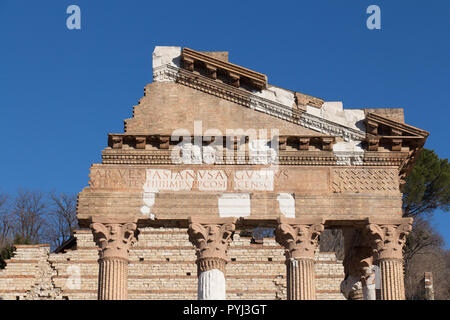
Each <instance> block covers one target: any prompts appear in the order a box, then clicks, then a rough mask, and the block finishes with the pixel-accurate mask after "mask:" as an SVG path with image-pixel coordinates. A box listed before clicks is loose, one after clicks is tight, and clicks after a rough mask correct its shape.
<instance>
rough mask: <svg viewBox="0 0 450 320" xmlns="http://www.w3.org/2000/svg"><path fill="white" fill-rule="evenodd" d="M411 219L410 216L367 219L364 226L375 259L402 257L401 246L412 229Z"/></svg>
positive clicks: (400, 258) (397, 258) (399, 258)
mask: <svg viewBox="0 0 450 320" xmlns="http://www.w3.org/2000/svg"><path fill="white" fill-rule="evenodd" d="M412 221H413V219H412V218H403V219H396V220H386V221H383V220H380V221H377V220H372V219H368V224H367V226H366V228H367V230H368V231H369V235H370V238H371V240H372V249H373V252H374V257H375V260H380V259H396V260H402V259H403V254H402V248H403V245H404V244H405V242H406V236H407V235H408V234H409V233H410V232H411V230H412Z"/></svg>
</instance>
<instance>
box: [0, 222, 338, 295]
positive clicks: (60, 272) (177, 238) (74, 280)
mask: <svg viewBox="0 0 450 320" xmlns="http://www.w3.org/2000/svg"><path fill="white" fill-rule="evenodd" d="M75 237H76V238H77V248H76V250H67V251H66V252H65V253H50V252H49V247H48V246H18V247H17V250H16V252H15V255H14V257H13V258H12V259H11V260H10V261H9V262H8V264H7V266H6V268H5V269H4V270H1V271H0V298H2V299H96V298H97V277H98V263H97V259H98V251H97V247H96V245H95V243H94V242H93V237H92V233H91V232H90V231H89V230H79V231H77V232H76V233H75ZM228 257H229V259H230V260H231V261H230V262H229V263H228V265H227V267H226V277H227V298H228V299H250V300H251V299H271V300H273V299H286V278H285V273H286V270H285V268H286V267H285V264H284V261H285V257H284V255H283V249H282V248H281V247H280V246H279V245H278V244H277V243H276V242H275V240H274V239H272V238H265V239H264V241H263V243H261V244H251V243H250V238H247V237H245V238H244V237H242V238H241V237H240V236H239V235H238V234H235V235H234V240H233V242H232V244H231V246H230V249H229V250H228ZM195 258H196V257H195V251H194V248H193V246H192V244H191V243H190V242H189V240H188V235H187V232H186V229H152V228H145V229H141V233H140V235H139V241H138V242H137V243H136V244H135V245H134V246H133V247H132V248H131V250H130V265H129V277H128V279H129V280H128V288H129V291H128V292H129V298H130V299H196V297H197V268H196V265H195ZM316 259H317V263H316V290H317V298H318V299H333V300H335V299H344V297H343V296H342V294H341V293H340V292H339V285H340V282H341V281H342V279H343V278H344V271H343V266H342V262H341V261H336V256H335V254H334V253H325V252H321V253H318V254H317V255H316ZM77 275H80V277H79V278H78V276H77ZM78 279H79V280H78ZM50 292H51V293H50Z"/></svg>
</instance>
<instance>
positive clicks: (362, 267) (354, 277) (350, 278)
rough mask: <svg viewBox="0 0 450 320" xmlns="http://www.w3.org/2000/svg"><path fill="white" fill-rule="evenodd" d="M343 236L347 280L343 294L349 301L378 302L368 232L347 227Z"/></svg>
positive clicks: (343, 286) (342, 284) (343, 284)
mask: <svg viewBox="0 0 450 320" xmlns="http://www.w3.org/2000/svg"><path fill="white" fill-rule="evenodd" d="M343 234H344V251H345V258H344V261H343V265H344V271H345V279H344V281H342V283H341V292H342V293H343V295H344V296H345V298H347V299H348V300H376V294H375V270H374V266H373V250H372V247H371V245H370V241H369V240H368V234H367V231H366V230H364V229H360V228H357V227H352V228H350V227H346V228H344V229H343Z"/></svg>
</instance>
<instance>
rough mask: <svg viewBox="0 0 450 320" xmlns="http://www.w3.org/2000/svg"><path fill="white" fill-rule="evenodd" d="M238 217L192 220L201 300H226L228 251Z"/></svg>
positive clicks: (198, 295)
mask: <svg viewBox="0 0 450 320" xmlns="http://www.w3.org/2000/svg"><path fill="white" fill-rule="evenodd" d="M235 222H236V219H235V218H219V219H208V218H206V219H205V218H200V217H190V218H189V229H188V234H189V240H190V241H191V242H192V244H193V245H194V246H195V249H196V255H197V260H196V263H197V276H198V291H197V297H198V300H226V280H225V267H226V264H227V250H228V246H229V244H230V242H231V241H232V234H233V232H234V230H235Z"/></svg>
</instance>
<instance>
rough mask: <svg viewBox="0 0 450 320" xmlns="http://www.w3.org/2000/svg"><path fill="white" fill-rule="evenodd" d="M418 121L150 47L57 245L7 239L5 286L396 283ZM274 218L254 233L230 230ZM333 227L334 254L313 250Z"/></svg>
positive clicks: (0, 287) (122, 288)
mask: <svg viewBox="0 0 450 320" xmlns="http://www.w3.org/2000/svg"><path fill="white" fill-rule="evenodd" d="M427 137H428V132H426V131H424V130H421V129H417V128H415V127H412V126H410V125H407V124H405V123H404V114H403V109H398V108H392V109H389V108H377V109H344V108H343V105H342V103H341V102H328V101H324V100H323V99H320V98H317V97H313V96H310V95H306V94H304V93H300V92H297V91H293V90H288V89H284V88H280V87H276V86H275V85H271V84H269V82H268V77H267V76H266V75H264V74H261V73H258V72H255V71H252V70H249V69H247V68H244V67H241V66H238V65H236V64H233V63H231V62H229V61H228V52H222V51H220V52H219V51H218V52H201V51H195V50H192V49H189V48H181V47H156V48H155V50H154V52H153V82H152V83H150V84H148V85H147V86H146V87H145V93H144V97H142V98H141V99H140V100H139V103H138V105H136V106H135V107H134V108H133V116H132V118H130V119H126V120H125V121H124V133H110V134H109V135H108V145H107V147H106V148H105V149H104V150H103V151H102V162H101V163H99V164H94V165H92V167H91V169H90V176H89V177H90V180H89V185H88V186H87V187H85V188H84V189H83V190H82V191H81V192H80V193H79V196H78V208H77V217H78V221H79V226H80V227H81V229H80V230H77V231H75V233H74V236H73V237H72V238H71V239H70V240H69V241H67V242H66V243H65V244H64V246H62V247H60V248H58V250H56V251H55V252H52V253H51V252H50V250H49V247H48V246H46V245H37V246H17V249H16V253H15V256H14V257H13V258H12V259H10V260H9V261H8V264H7V267H6V269H4V270H2V271H0V297H1V298H3V299H97V298H98V299H104V300H113V299H195V298H198V299H291V300H310V299H346V298H347V299H360V300H362V299H364V300H375V299H384V300H395V299H404V298H405V292H404V280H403V264H402V247H403V245H404V242H405V236H406V235H407V234H408V233H409V232H410V230H411V224H412V220H411V219H410V218H402V193H401V190H402V186H403V185H404V182H405V177H406V176H407V175H408V172H409V170H410V169H411V168H412V165H413V163H414V161H415V159H416V158H417V156H418V153H419V152H420V150H421V148H422V147H423V145H424V143H425V140H426V139H427ZM256 227H264V228H273V229H274V230H275V231H274V237H273V238H270V237H269V238H264V239H263V240H257V239H256V240H255V239H253V238H251V237H247V236H245V235H244V234H243V233H241V231H242V230H249V229H252V228H256ZM325 229H342V230H343V234H344V240H345V241H344V242H345V258H344V259H343V261H338V260H336V256H335V255H334V253H329V252H328V253H326V252H320V251H319V249H318V243H319V241H320V235H321V233H322V232H324V230H325Z"/></svg>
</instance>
